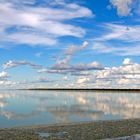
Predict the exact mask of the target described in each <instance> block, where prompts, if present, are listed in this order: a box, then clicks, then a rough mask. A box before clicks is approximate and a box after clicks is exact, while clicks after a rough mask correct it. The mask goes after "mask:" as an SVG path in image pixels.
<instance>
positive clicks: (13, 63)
mask: <svg viewBox="0 0 140 140" xmlns="http://www.w3.org/2000/svg"><path fill="white" fill-rule="evenodd" d="M21 65H28V66H31V67H32V68H33V69H39V68H42V66H41V65H37V64H34V63H31V62H28V61H12V60H9V61H8V62H6V63H5V64H3V68H4V69H10V68H14V67H17V66H21Z"/></svg>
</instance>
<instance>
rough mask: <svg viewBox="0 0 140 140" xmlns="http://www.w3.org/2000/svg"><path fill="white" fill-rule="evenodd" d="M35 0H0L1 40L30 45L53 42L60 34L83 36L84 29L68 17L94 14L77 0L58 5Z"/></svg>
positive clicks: (73, 17)
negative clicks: (77, 2)
mask: <svg viewBox="0 0 140 140" xmlns="http://www.w3.org/2000/svg"><path fill="white" fill-rule="evenodd" d="M29 3H30V4H31V3H32V4H34V3H35V1H33V0H31V1H26V0H24V1H22V2H21V1H20V0H11V1H10V0H5V1H4V0H0V11H1V12H0V28H1V29H0V34H1V35H0V38H1V41H2V42H12V43H16V44H29V45H38V44H45V45H54V44H56V43H57V40H58V39H59V37H61V36H73V37H83V36H84V34H85V32H86V31H85V29H83V28H81V27H79V26H75V25H72V24H68V23H65V21H67V20H71V19H75V18H82V17H91V16H92V15H93V14H92V12H91V11H90V10H89V9H88V8H86V7H83V6H79V5H78V4H74V3H68V4H63V5H61V6H60V7H61V8H60V7H59V5H58V6H57V7H55V8H53V7H52V6H49V5H45V6H41V5H37V6H36V5H35V6H34V7H33V6H31V5H30V4H29Z"/></svg>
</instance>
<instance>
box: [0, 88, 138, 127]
mask: <svg viewBox="0 0 140 140" xmlns="http://www.w3.org/2000/svg"><path fill="white" fill-rule="evenodd" d="M139 98H140V94H139V93H122V92H120V93H117V92H115V93H113V92H112V93H111V92H110V93H106V92H99V93H98V92H70V91H67V92H60V91H18V90H16V91H15V90H13V91H1V92H0V127H9V126H16V125H18V126H19V125H21V126H22V125H36V124H53V123H68V122H79V121H96V120H113V119H122V118H123V119H127V118H139V117H140V102H139Z"/></svg>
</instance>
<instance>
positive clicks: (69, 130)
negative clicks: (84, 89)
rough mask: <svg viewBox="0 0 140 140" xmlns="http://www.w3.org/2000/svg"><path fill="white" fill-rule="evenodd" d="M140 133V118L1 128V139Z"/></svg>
mask: <svg viewBox="0 0 140 140" xmlns="http://www.w3.org/2000/svg"><path fill="white" fill-rule="evenodd" d="M134 134H140V119H133V120H132V119H131V120H119V121H99V122H87V123H71V124H56V125H40V126H28V127H15V128H5V129H0V140H97V139H105V138H115V137H122V136H130V135H134Z"/></svg>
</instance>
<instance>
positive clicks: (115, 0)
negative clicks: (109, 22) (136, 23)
mask: <svg viewBox="0 0 140 140" xmlns="http://www.w3.org/2000/svg"><path fill="white" fill-rule="evenodd" d="M110 3H111V4H112V5H113V6H114V7H115V8H117V14H118V15H119V16H128V15H130V14H131V10H132V3H133V0H110Z"/></svg>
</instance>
